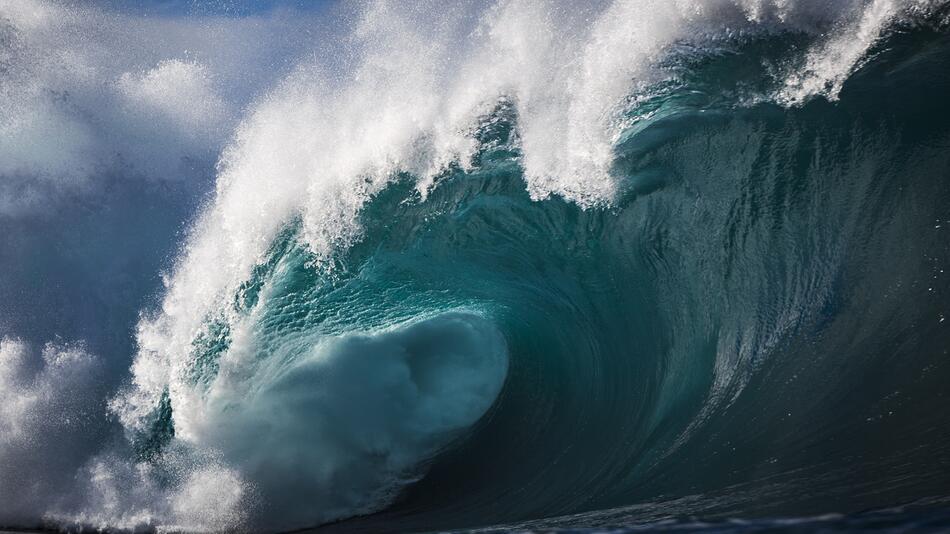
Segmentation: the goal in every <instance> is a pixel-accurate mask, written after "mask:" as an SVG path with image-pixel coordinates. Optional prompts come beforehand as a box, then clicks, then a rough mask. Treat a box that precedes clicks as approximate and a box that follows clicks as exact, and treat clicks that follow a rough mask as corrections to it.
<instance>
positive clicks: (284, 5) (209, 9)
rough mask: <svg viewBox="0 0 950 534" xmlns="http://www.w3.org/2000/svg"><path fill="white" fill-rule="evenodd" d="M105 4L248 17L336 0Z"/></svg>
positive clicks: (106, 3) (316, 7)
mask: <svg viewBox="0 0 950 534" xmlns="http://www.w3.org/2000/svg"><path fill="white" fill-rule="evenodd" d="M99 3H100V5H101V6H102V7H105V8H108V9H111V10H115V11H122V12H126V13H135V14H147V15H160V16H182V15H224V16H229V17H246V16H251V15H257V14H261V13H266V12H269V11H274V10H280V9H295V10H306V11H321V10H323V9H326V8H327V7H328V6H331V5H333V4H335V3H336V2H335V1H334V0H101V2H99Z"/></svg>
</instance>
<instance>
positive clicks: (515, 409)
mask: <svg viewBox="0 0 950 534" xmlns="http://www.w3.org/2000/svg"><path fill="white" fill-rule="evenodd" d="M397 7H398V8H399V9H397ZM432 7H433V6H422V7H418V8H413V9H409V10H408V11H406V10H404V8H402V7H400V6H397V5H394V4H387V3H380V4H375V5H373V6H370V7H368V8H366V9H365V10H362V11H360V12H359V13H358V14H357V15H356V16H355V18H354V20H355V22H354V29H353V32H352V35H351V36H350V37H349V39H350V41H349V42H350V45H351V50H349V51H348V52H347V54H348V55H347V56H346V57H345V58H342V59H341V62H342V63H344V64H345V65H346V67H347V68H346V70H345V71H344V73H343V74H342V75H340V74H339V73H334V72H332V71H330V70H328V69H325V68H323V67H321V66H320V65H312V64H308V63H305V64H302V65H300V66H299V67H298V68H297V69H296V70H295V72H293V73H292V74H290V75H289V76H288V77H287V78H286V79H284V81H283V82H282V83H281V84H280V86H279V87H277V88H276V89H275V90H273V91H272V92H271V93H269V94H268V96H266V97H265V98H263V99H261V100H260V101H259V102H258V103H257V105H256V106H255V108H254V109H253V111H252V112H251V113H250V115H249V116H248V117H247V118H246V119H245V120H244V121H243V122H242V123H241V125H240V126H239V127H238V130H237V133H236V135H235V137H234V139H233V140H232V142H231V144H230V145H229V147H228V148H227V149H225V151H224V154H223V156H222V159H221V162H220V164H219V175H218V179H217V183H216V190H215V193H214V195H213V198H212V199H211V200H210V201H209V203H208V204H207V206H206V207H205V209H204V211H203V212H202V214H201V216H200V217H199V218H198V220H197V221H196V222H195V224H194V225H193V227H192V230H191V231H190V234H189V235H188V237H187V240H186V242H185V244H184V246H183V248H182V250H181V254H180V257H179V259H178V262H177V264H176V266H175V268H174V270H173V272H172V274H171V275H170V276H169V277H168V278H167V280H166V284H165V286H166V287H165V291H164V294H163V298H162V302H161V305H160V306H159V307H157V309H155V310H150V311H148V312H147V313H145V314H143V318H142V320H141V321H140V322H139V324H138V327H137V337H136V340H137V343H138V349H139V350H138V353H137V354H136V357H135V361H134V363H133V365H132V378H131V381H130V384H129V385H128V386H127V387H125V388H124V389H123V390H122V391H121V392H120V393H119V394H118V395H117V396H115V398H113V400H112V401H111V403H110V410H111V412H112V413H114V414H115V415H116V416H117V417H118V419H119V420H120V421H121V423H122V426H123V430H124V434H125V436H126V438H127V440H128V444H127V447H126V449H127V450H125V449H122V450H120V451H117V452H114V453H110V454H102V455H99V456H98V457H97V458H96V460H95V461H94V462H92V463H91V467H89V468H88V470H89V471H91V472H92V473H93V474H94V475H95V476H94V477H93V478H94V480H96V481H97V482H96V485H95V490H96V491H97V492H98V493H99V494H109V492H110V491H111V492H112V493H116V490H115V488H116V487H120V488H121V487H130V486H133V485H134V486H136V487H138V486H143V487H144V488H145V489H143V490H141V492H140V493H137V494H134V495H131V496H130V497H127V498H125V499H126V500H125V501H123V497H122V496H115V495H112V496H111V497H110V498H109V499H105V498H104V499H103V502H108V503H110V504H109V505H108V506H96V505H95V503H94V504H93V505H89V506H87V507H86V508H85V509H82V510H80V511H78V512H76V511H64V512H62V513H56V514H53V515H52V516H51V517H54V518H55V519H56V520H57V521H64V522H71V521H73V522H79V523H98V524H105V525H112V526H120V527H121V526H135V525H138V524H142V523H146V524H158V525H164V526H169V527H172V526H177V527H180V528H187V529H222V528H236V527H249V528H254V529H266V530H279V529H290V528H300V527H309V526H317V525H320V524H328V523H332V524H330V525H329V526H327V527H325V528H327V529H328V530H333V529H339V530H344V531H347V530H357V531H359V530H364V531H368V532H377V531H382V530H394V531H405V530H411V529H421V528H428V529H432V528H444V529H452V528H463V527H474V526H485V525H488V524H500V525H518V524H521V523H519V522H523V521H527V520H542V521H541V522H535V523H526V524H525V525H527V526H541V527H549V526H558V525H585V524H586V525H595V524H609V523H610V522H611V521H614V522H617V521H622V522H634V521H650V520H655V519H659V518H663V517H669V516H687V515H704V516H710V517H716V516H742V515H750V514H754V515H768V514H774V515H778V514H785V515H788V514H799V513H801V514H804V513H809V514H813V513H815V512H821V511H845V512H847V511H854V510H859V509H865V508H869V507H881V506H887V505H892V504H895V503H904V502H908V501H913V500H915V499H921V498H925V497H937V498H942V497H946V496H947V487H950V486H948V483H950V481H948V479H947V475H946V474H945V472H946V470H941V469H935V468H934V463H935V462H936V463H938V464H939V463H943V462H946V461H947V460H948V459H950V450H948V449H947V447H946V445H945V444H946V443H950V441H948V440H947V438H948V437H950V436H948V432H950V430H948V429H947V425H945V424H943V422H944V421H945V420H946V416H947V413H946V410H945V409H944V408H943V407H942V404H941V403H940V399H942V397H943V395H944V393H943V387H942V384H945V381H946V378H947V377H948V374H950V368H948V366H947V363H946V354H945V353H946V349H945V348H944V347H946V346H950V344H948V342H950V334H948V333H947V331H946V330H945V328H944V321H943V319H944V313H945V310H944V303H945V302H946V300H947V299H946V296H947V295H946V292H947V291H948V290H950V284H948V283H947V280H945V278H944V276H943V269H944V263H945V262H946V258H947V252H950V250H948V244H950V242H948V240H947V238H946V237H945V236H944V234H943V231H944V230H943V226H944V224H945V223H946V221H947V218H948V213H947V209H946V206H948V203H947V202H948V200H950V182H947V180H946V178H947V176H948V174H950V152H948V151H947V146H948V143H950V127H948V124H950V121H947V120H946V119H947V118H950V109H948V102H947V101H946V98H945V95H946V94H948V93H950V91H948V90H950V79H948V78H947V77H946V76H945V75H944V74H943V73H945V72H948V67H950V64H948V60H947V58H948V57H950V34H948V32H947V24H948V11H947V8H946V6H945V5H944V4H943V3H942V2H927V1H908V2H899V1H887V0H873V1H869V2H864V1H853V2H847V1H846V2H838V3H835V4H834V5H833V6H829V5H827V3H823V2H807V1H803V2H787V1H783V2H768V1H751V0H750V1H724V0H723V1H714V2H702V3H692V2H685V1H677V2H663V3H657V4H653V3H650V2H636V1H632V2H615V3H607V4H603V5H592V6H590V7H589V8H586V9H582V10H577V9H567V8H566V7H564V6H559V5H557V4H549V3H540V2H539V3H535V2H516V3H501V4H499V5H496V6H493V7H491V8H489V9H487V10H485V11H484V12H481V11H479V10H478V9H476V8H473V7H470V6H462V7H453V8H451V9H449V11H450V12H449V13H445V12H444V11H445V8H444V6H441V5H440V6H439V8H438V9H437V10H436V9H434V8H432ZM169 68H170V67H169ZM130 83H131V82H130ZM11 347H12V345H11ZM4 350H6V349H4ZM157 501H160V502H162V503H165V504H163V505H161V506H157V505H155V504H154V502H157ZM117 510H118V511H119V512H118V513H117ZM360 516H361V517H360ZM544 518H547V519H544ZM341 520H344V521H342V522H340V521H341Z"/></svg>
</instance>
